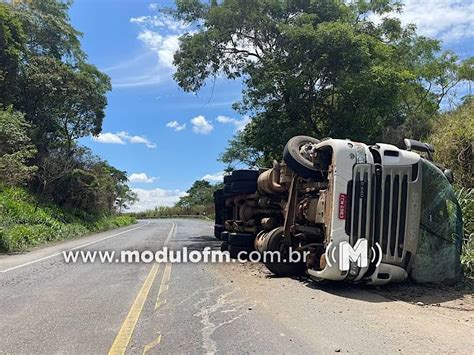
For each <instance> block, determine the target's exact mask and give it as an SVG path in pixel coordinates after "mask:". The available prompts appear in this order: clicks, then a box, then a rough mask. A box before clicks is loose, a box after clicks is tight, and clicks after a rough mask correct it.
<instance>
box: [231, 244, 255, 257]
mask: <svg viewBox="0 0 474 355" xmlns="http://www.w3.org/2000/svg"><path fill="white" fill-rule="evenodd" d="M253 251H254V249H253V248H249V247H236V246H234V245H229V254H230V257H231V259H237V257H238V255H239V253H242V254H241V256H240V258H241V259H247V256H248V255H249V254H250V253H251V252H253Z"/></svg>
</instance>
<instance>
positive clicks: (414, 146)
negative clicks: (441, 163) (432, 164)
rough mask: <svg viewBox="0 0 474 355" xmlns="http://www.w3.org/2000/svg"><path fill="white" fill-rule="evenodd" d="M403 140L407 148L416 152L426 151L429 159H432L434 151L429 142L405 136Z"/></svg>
mask: <svg viewBox="0 0 474 355" xmlns="http://www.w3.org/2000/svg"><path fill="white" fill-rule="evenodd" d="M403 142H404V143H405V146H406V149H407V150H415V151H418V152H423V153H427V154H428V158H429V160H433V158H432V153H434V147H433V146H432V145H431V144H428V143H423V142H420V141H417V140H415V139H408V138H405V139H404V140H403Z"/></svg>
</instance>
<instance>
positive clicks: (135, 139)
mask: <svg viewBox="0 0 474 355" xmlns="http://www.w3.org/2000/svg"><path fill="white" fill-rule="evenodd" d="M92 140H94V141H95V142H98V143H104V144H127V143H131V144H144V145H146V146H147V147H148V148H156V144H155V143H153V142H150V141H149V140H148V138H146V137H144V136H131V135H130V134H128V132H124V131H122V132H117V133H110V132H107V133H100V134H99V135H98V136H92Z"/></svg>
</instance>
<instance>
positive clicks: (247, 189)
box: [231, 180, 257, 194]
mask: <svg viewBox="0 0 474 355" xmlns="http://www.w3.org/2000/svg"><path fill="white" fill-rule="evenodd" d="M231 191H232V193H234V194H253V193H255V192H256V191H257V180H246V181H234V182H233V183H232V184H231Z"/></svg>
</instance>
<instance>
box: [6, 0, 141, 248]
mask: <svg viewBox="0 0 474 355" xmlns="http://www.w3.org/2000/svg"><path fill="white" fill-rule="evenodd" d="M71 5H72V2H71V1H62V0H15V1H11V2H5V1H0V186H1V191H0V252H1V251H7V252H10V251H18V250H22V249H25V248H28V247H30V246H35V245H38V244H41V243H45V242H51V241H55V240H60V239H65V238H73V237H77V236H80V235H84V234H86V233H89V232H95V231H99V230H104V229H108V228H112V227H118V226H123V225H126V224H129V223H132V222H133V219H132V218H130V217H120V216H118V214H119V213H120V212H121V211H122V210H123V209H124V208H126V207H127V206H128V205H129V204H130V203H133V202H134V201H135V200H136V195H135V194H134V193H133V191H131V189H130V188H129V186H128V178H127V173H126V172H125V171H121V170H119V169H117V168H115V167H113V166H112V165H110V164H109V163H108V162H107V161H105V160H103V159H102V158H100V157H98V156H96V155H95V154H94V153H93V152H92V151H91V149H89V148H87V147H84V146H82V145H80V144H79V139H80V138H83V137H87V136H91V135H92V136H97V135H98V134H100V133H101V131H102V124H103V120H104V118H105V108H106V106H107V92H109V91H110V90H111V83H110V78H109V77H108V76H107V75H106V74H104V73H102V72H100V71H99V70H98V69H97V68H96V67H95V66H94V65H93V64H91V63H89V62H88V60H87V54H86V53H84V51H83V50H82V48H81V42H80V38H81V36H82V34H81V33H80V32H79V31H77V30H76V29H75V28H74V27H73V26H72V24H71V21H70V18H69V14H68V12H69V8H70V6H71Z"/></svg>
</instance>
